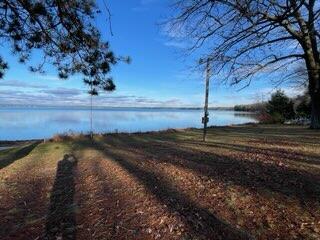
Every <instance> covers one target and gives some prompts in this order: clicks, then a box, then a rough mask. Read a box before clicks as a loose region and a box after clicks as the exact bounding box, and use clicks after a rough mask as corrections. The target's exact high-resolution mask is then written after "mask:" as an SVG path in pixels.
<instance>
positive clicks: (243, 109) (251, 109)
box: [234, 103, 267, 112]
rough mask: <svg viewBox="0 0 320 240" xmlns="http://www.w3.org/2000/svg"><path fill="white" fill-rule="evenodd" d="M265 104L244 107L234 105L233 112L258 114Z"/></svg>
mask: <svg viewBox="0 0 320 240" xmlns="http://www.w3.org/2000/svg"><path fill="white" fill-rule="evenodd" d="M266 104H267V103H253V104H246V105H235V106H234V111H238V112H260V111H261V110H263V109H265V108H266Z"/></svg>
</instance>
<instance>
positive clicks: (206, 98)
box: [202, 58, 210, 142]
mask: <svg viewBox="0 0 320 240" xmlns="http://www.w3.org/2000/svg"><path fill="white" fill-rule="evenodd" d="M209 80H210V59H209V58H207V65H206V92H205V102H204V116H203V118H202V123H203V141H204V142H205V141H206V135H207V123H208V122H209V112H208V98H209Z"/></svg>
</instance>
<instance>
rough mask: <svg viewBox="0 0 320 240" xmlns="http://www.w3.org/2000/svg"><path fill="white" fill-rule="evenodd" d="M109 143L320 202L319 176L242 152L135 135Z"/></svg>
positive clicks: (218, 176)
mask: <svg viewBox="0 0 320 240" xmlns="http://www.w3.org/2000/svg"><path fill="white" fill-rule="evenodd" d="M108 144H110V145H111V146H113V147H115V148H116V147H117V148H119V147H124V148H125V149H126V150H127V151H133V152H138V153H139V154H143V155H145V156H146V157H147V158H149V159H152V161H156V162H167V163H171V164H175V165H178V166H180V167H183V168H186V169H190V170H193V171H196V172H197V173H199V175H203V176H206V177H209V178H213V179H217V180H219V181H224V182H232V183H233V184H236V185H239V186H244V187H246V188H258V189H267V190H269V191H272V192H277V193H281V194H284V195H286V196H288V197H295V198H297V199H299V200H301V203H305V202H308V201H311V202H318V201H319V199H320V175H315V174H312V173H309V172H306V171H298V170H295V169H290V168H285V167H281V166H277V165H276V164H272V165H271V164H266V163H263V162H260V161H247V160H242V159H241V155H240V156H238V157H237V158H236V157H226V156H221V155H219V154H216V153H212V152H205V151H201V150H199V149H191V148H190V147H189V148H187V147H184V146H182V145H181V144H179V143H178V144H177V143H176V142H170V141H167V142H164V141H163V142H154V141H149V142H148V143H146V142H143V141H139V139H138V138H134V137H127V138H126V139H122V138H121V137H120V138H118V141H117V142H116V143H113V142H112V141H109V142H108Z"/></svg>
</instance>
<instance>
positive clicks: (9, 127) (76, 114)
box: [0, 108, 255, 140]
mask: <svg viewBox="0 0 320 240" xmlns="http://www.w3.org/2000/svg"><path fill="white" fill-rule="evenodd" d="M202 115H203V112H202V110H181V109H169V110H168V109H160V110H159V109H101V110H100V109H99V110H94V113H93V116H94V120H93V129H94V131H95V132H114V131H119V132H137V131H150V130H163V129H167V128H187V127H201V126H202V125H201V117H202ZM254 121H255V120H254V119H253V118H252V117H251V116H250V115H240V116H239V115H238V114H235V113H234V112H233V111H215V110H213V111H210V122H209V125H218V126H221V125H229V124H240V123H247V122H254ZM89 130H90V110H88V109H44V108H42V109H33V108H28V109H20V108H19V109H18V108H13V109H9V108H0V140H25V139H42V138H48V137H51V136H53V135H54V134H56V133H66V132H68V131H72V132H84V133H87V132H88V131H89Z"/></svg>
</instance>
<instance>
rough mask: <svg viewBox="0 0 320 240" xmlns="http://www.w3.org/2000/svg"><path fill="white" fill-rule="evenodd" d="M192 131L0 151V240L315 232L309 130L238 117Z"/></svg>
mask: <svg viewBox="0 0 320 240" xmlns="http://www.w3.org/2000/svg"><path fill="white" fill-rule="evenodd" d="M55 139H56V140H57V139H58V138H55ZM201 139H202V132H201V130H199V129H187V130H171V131H163V132H150V133H137V134H124V133H122V134H107V135H96V136H95V137H94V140H93V141H90V140H89V139H87V138H86V137H85V136H79V137H75V136H73V137H72V138H59V141H55V142H47V143H41V144H39V143H37V142H32V143H29V144H26V145H23V146H19V147H17V148H13V149H7V150H3V151H0V166H1V170H0V225H1V226H4V227H1V228H0V238H1V239H26V238H37V237H38V238H39V239H42V238H45V237H47V238H54V239H55V238H60V237H63V238H66V239H288V238H289V239H319V238H320V203H319V199H320V132H319V131H314V130H310V129H307V128H304V127H299V126H283V125H244V126H232V127H217V128H210V129H209V131H208V140H207V142H205V143H204V142H202V141H201ZM65 154H69V155H65ZM64 156H65V157H64ZM70 156H71V158H70ZM73 157H74V158H75V159H76V161H71V160H70V161H69V160H68V159H69V158H70V159H73Z"/></svg>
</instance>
